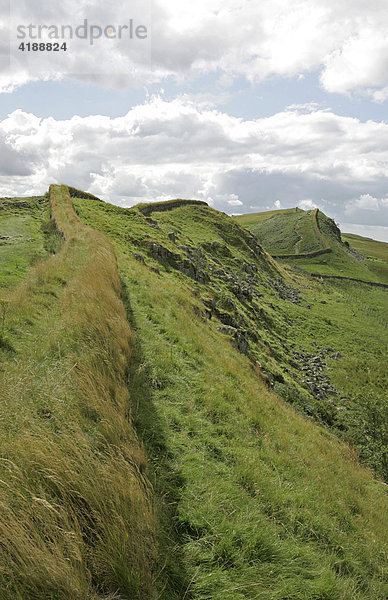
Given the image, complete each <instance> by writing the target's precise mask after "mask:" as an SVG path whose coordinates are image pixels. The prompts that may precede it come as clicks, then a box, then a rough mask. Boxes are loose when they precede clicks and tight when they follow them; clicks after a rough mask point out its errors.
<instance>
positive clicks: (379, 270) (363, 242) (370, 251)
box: [342, 233, 388, 283]
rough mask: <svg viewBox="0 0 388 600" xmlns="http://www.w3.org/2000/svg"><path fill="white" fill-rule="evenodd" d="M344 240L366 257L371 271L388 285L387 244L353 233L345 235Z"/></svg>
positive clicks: (343, 235)
mask: <svg viewBox="0 0 388 600" xmlns="http://www.w3.org/2000/svg"><path fill="white" fill-rule="evenodd" d="M342 240H343V241H344V242H345V243H346V242H347V243H348V244H349V246H350V247H351V248H354V250H356V251H357V252H359V253H360V254H361V255H362V256H363V257H364V259H365V262H366V264H367V265H368V268H369V270H370V271H372V272H373V273H375V274H376V275H377V276H378V277H379V280H380V281H382V282H383V283H388V244H387V243H385V242H377V241H376V240H372V239H370V238H366V237H362V236H360V235H355V234H353V233H343V234H342Z"/></svg>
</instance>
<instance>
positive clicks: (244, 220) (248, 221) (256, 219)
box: [234, 208, 303, 227]
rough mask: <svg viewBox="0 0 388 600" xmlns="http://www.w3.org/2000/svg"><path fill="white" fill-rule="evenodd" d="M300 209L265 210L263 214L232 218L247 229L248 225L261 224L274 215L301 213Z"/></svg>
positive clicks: (248, 214)
mask: <svg viewBox="0 0 388 600" xmlns="http://www.w3.org/2000/svg"><path fill="white" fill-rule="evenodd" d="M302 212H303V211H302V209H300V208H285V209H282V210H266V211H265V212H259V213H247V214H246V215H236V216H235V217H234V218H235V219H236V220H237V222H238V223H239V224H240V225H242V226H243V227H249V225H256V224H257V223H261V222H263V221H266V220H267V219H270V218H271V217H273V216H274V215H280V214H283V215H286V214H290V215H291V214H294V213H302Z"/></svg>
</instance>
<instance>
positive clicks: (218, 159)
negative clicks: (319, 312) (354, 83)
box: [0, 98, 388, 226]
mask: <svg viewBox="0 0 388 600" xmlns="http://www.w3.org/2000/svg"><path fill="white" fill-rule="evenodd" d="M0 136H1V139H2V140H3V149H5V151H6V152H8V153H9V156H10V157H11V156H12V161H10V162H9V164H10V165H11V167H10V169H9V171H8V175H9V176H8V177H7V178H6V179H5V178H3V181H2V185H1V188H0V194H1V195H13V194H15V193H18V194H21V195H27V194H33V193H40V192H43V191H45V188H46V187H47V182H58V183H61V182H64V183H69V184H72V185H75V186H77V187H80V188H86V189H89V190H90V191H92V192H93V193H95V194H97V195H101V196H102V197H103V198H104V199H106V200H108V201H110V202H113V203H116V204H120V205H123V206H130V205H133V204H135V203H137V202H141V201H152V200H160V199H170V198H173V197H186V198H187V197H190V198H197V199H201V200H206V201H207V202H209V204H211V205H212V206H214V207H215V208H217V209H219V210H222V211H225V212H228V213H232V212H252V211H254V210H264V209H267V208H276V207H279V208H281V207H290V206H296V205H298V206H301V207H302V208H307V209H308V208H311V207H313V206H319V207H320V208H322V209H323V210H325V211H326V212H327V213H328V214H330V215H331V216H333V217H335V218H336V219H338V220H339V221H346V222H351V223H356V224H357V223H358V224H365V225H370V226H374V225H382V223H383V221H382V219H384V218H385V219H386V220H387V222H388V194H387V187H386V174H387V161H388V152H387V150H388V124H385V123H375V122H373V121H369V122H367V123H362V122H360V121H359V120H357V119H354V118H349V117H340V116H338V115H335V114H333V113H331V112H329V111H322V110H311V108H307V109H306V107H292V108H291V109H289V110H287V111H284V112H282V113H278V114H275V115H273V116H272V117H267V118H263V119H256V120H250V121H249V120H243V119H238V118H235V117H231V116H229V115H227V114H224V113H222V112H217V111H214V110H210V109H206V108H198V106H196V105H195V104H194V103H191V102H188V101H187V100H184V99H176V100H175V101H173V102H165V101H164V100H162V99H160V98H153V99H151V100H150V101H149V102H148V103H146V104H144V105H142V106H137V107H135V108H133V109H132V110H130V111H129V112H128V114H127V115H125V116H124V117H119V118H114V119H112V118H109V117H102V116H90V117H86V118H81V117H76V116H75V117H73V118H72V119H70V120H68V121H56V120H55V119H53V118H49V119H39V118H37V117H36V116H34V115H32V114H28V113H24V112H22V111H20V110H16V111H15V112H14V113H12V114H11V115H10V116H9V117H8V118H7V119H5V120H3V121H2V122H0ZM0 151H1V148H0ZM25 157H28V164H29V165H30V169H32V172H31V171H30V170H28V169H27V170H26V171H23V169H22V168H21V165H22V164H23V163H24V164H25ZM12 165H14V168H12ZM18 168H19V169H20V170H19V171H18Z"/></svg>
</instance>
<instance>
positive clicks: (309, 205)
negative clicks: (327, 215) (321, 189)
mask: <svg viewBox="0 0 388 600" xmlns="http://www.w3.org/2000/svg"><path fill="white" fill-rule="evenodd" d="M298 207H299V208H301V209H302V210H312V209H313V208H316V203H315V202H313V200H310V199H306V200H301V201H300V202H299V203H298Z"/></svg>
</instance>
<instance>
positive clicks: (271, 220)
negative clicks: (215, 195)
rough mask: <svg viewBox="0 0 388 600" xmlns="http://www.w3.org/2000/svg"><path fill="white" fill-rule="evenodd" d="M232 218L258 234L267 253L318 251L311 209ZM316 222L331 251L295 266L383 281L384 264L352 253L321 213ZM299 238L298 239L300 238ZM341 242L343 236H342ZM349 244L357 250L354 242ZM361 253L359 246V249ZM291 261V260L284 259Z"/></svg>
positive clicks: (329, 221) (366, 279) (299, 262)
mask: <svg viewBox="0 0 388 600" xmlns="http://www.w3.org/2000/svg"><path fill="white" fill-rule="evenodd" d="M267 214H268V213H254V214H253V215H242V216H238V217H235V219H237V220H238V222H239V223H240V224H242V225H245V226H247V227H248V229H250V230H251V231H252V232H253V233H255V235H257V236H258V238H259V240H260V242H261V243H262V244H263V246H264V248H265V249H266V250H267V251H268V252H270V254H300V253H301V252H310V251H314V250H319V248H320V247H321V245H320V243H319V241H318V239H317V237H316V236H315V235H314V231H313V228H312V222H311V215H312V211H307V212H305V211H301V210H298V211H297V212H295V210H292V209H289V210H288V211H270V212H269V215H270V216H269V217H268V216H267ZM318 225H319V228H320V230H321V232H322V234H323V236H324V238H325V239H326V241H327V243H328V245H329V246H330V247H331V249H332V252H331V253H329V254H323V255H321V256H316V257H313V258H298V260H297V261H295V262H294V264H295V266H297V267H299V268H303V269H304V270H306V271H308V272H310V273H319V274H322V275H341V276H344V277H350V278H354V279H362V280H364V281H374V282H381V283H387V281H388V277H387V267H386V264H384V263H382V262H381V260H382V259H381V257H379V259H380V260H378V261H377V260H376V262H375V261H373V262H372V261H371V260H364V259H363V256H360V255H357V253H352V252H351V251H350V250H349V248H348V247H347V246H346V245H345V244H344V243H342V241H341V238H340V237H338V235H337V233H338V232H336V230H335V227H334V224H333V221H332V220H331V219H329V218H328V217H326V215H324V214H323V213H322V212H320V211H319V213H318ZM301 238H302V241H300V240H301ZM344 241H345V238H344ZM350 246H351V247H352V248H354V249H355V250H358V247H356V246H355V245H354V244H352V243H350ZM360 250H361V252H362V249H360ZM287 261H288V262H293V259H292V258H290V259H287Z"/></svg>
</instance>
